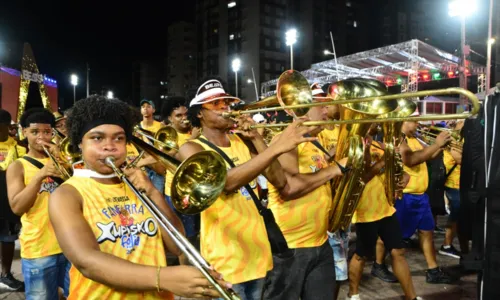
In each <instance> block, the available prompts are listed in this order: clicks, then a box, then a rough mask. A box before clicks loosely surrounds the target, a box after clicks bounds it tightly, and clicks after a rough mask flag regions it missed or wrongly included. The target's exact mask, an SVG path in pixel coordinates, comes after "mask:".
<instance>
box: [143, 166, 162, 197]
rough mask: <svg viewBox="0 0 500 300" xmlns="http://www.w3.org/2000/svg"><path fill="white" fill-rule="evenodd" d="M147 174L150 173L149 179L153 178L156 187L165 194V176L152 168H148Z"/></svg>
mask: <svg viewBox="0 0 500 300" xmlns="http://www.w3.org/2000/svg"><path fill="white" fill-rule="evenodd" d="M146 174H148V177H149V180H151V182H152V183H153V185H154V186H155V188H156V189H157V190H159V191H160V192H161V193H162V194H163V193H164V192H165V176H162V175H160V174H158V173H156V172H155V171H153V170H152V169H150V168H146Z"/></svg>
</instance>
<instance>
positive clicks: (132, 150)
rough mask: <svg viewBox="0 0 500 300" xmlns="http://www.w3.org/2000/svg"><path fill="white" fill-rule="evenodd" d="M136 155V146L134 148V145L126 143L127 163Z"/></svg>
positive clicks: (137, 154) (137, 153)
mask: <svg viewBox="0 0 500 300" xmlns="http://www.w3.org/2000/svg"><path fill="white" fill-rule="evenodd" d="M137 156H139V151H137V148H135V146H134V145H132V144H130V143H127V158H126V161H127V163H131V162H133V161H134V159H135V158H136V157H137Z"/></svg>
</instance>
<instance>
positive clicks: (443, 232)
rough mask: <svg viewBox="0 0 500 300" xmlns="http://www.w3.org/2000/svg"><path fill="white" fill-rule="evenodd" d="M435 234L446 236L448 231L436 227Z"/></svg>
mask: <svg viewBox="0 0 500 300" xmlns="http://www.w3.org/2000/svg"><path fill="white" fill-rule="evenodd" d="M434 232H435V233H440V234H445V233H446V229H444V228H441V227H437V226H436V227H435V228H434Z"/></svg>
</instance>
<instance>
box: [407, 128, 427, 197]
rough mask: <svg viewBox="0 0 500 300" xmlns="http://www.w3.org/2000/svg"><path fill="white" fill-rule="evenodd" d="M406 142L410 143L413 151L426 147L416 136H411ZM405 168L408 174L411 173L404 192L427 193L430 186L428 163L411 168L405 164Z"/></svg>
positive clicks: (409, 145)
mask: <svg viewBox="0 0 500 300" xmlns="http://www.w3.org/2000/svg"><path fill="white" fill-rule="evenodd" d="M406 142H407V143H408V147H410V149H411V150H412V151H413V152H415V151H418V150H422V149H424V146H422V144H420V142H419V141H418V140H417V139H416V138H413V137H409V138H407V139H406ZM403 169H404V171H405V172H406V173H408V175H410V181H409V182H408V185H407V186H406V188H405V189H404V190H403V193H405V194H417V195H421V194H423V193H425V191H426V190H427V187H428V186H429V174H428V173H427V164H426V163H425V162H423V163H421V164H419V165H416V166H413V167H411V168H410V167H407V166H406V165H403Z"/></svg>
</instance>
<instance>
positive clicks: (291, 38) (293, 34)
mask: <svg viewBox="0 0 500 300" xmlns="http://www.w3.org/2000/svg"><path fill="white" fill-rule="evenodd" d="M285 39H286V45H287V46H290V69H291V70H293V44H295V43H296V42H297V30H296V29H295V28H292V29H289V30H288V31H287V32H286V33H285Z"/></svg>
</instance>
